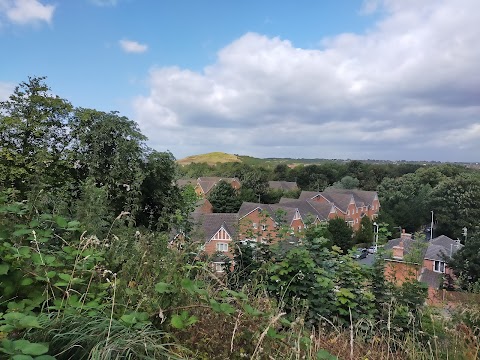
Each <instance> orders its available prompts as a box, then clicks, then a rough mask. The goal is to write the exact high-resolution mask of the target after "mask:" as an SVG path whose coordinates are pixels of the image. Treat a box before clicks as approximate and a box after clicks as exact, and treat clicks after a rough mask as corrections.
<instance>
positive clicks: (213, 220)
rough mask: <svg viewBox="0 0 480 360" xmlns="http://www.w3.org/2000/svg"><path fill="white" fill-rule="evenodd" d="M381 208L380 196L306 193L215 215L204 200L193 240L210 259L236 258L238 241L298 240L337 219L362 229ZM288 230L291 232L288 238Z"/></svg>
mask: <svg viewBox="0 0 480 360" xmlns="http://www.w3.org/2000/svg"><path fill="white" fill-rule="evenodd" d="M379 208H380V202H379V200H378V195H377V193H376V192H374V191H362V190H344V189H331V190H329V191H325V192H309V191H304V192H302V193H301V194H300V197H299V199H291V198H282V199H281V200H280V202H279V203H278V204H260V203H253V202H244V203H243V204H242V205H241V207H240V209H239V211H238V212H237V213H234V214H222V213H212V208H211V205H210V206H209V203H208V200H207V199H202V200H200V201H199V203H198V206H197V209H196V210H195V212H194V213H193V214H192V218H193V220H194V223H195V231H194V232H193V233H192V235H191V237H192V238H193V240H196V241H197V242H199V244H200V245H201V246H202V247H203V251H204V253H205V254H206V255H210V256H211V255H218V254H219V253H220V254H223V255H224V257H228V258H232V257H233V251H232V246H233V242H234V240H235V239H238V240H240V241H250V242H254V243H276V242H278V241H279V240H280V239H285V237H286V236H287V237H291V236H295V237H296V236H298V235H299V234H300V233H301V232H302V231H303V230H304V229H305V228H306V227H308V226H315V225H317V224H319V223H325V222H328V221H329V220H331V219H334V218H337V217H339V218H342V219H344V220H345V221H346V222H347V223H348V224H350V225H351V226H352V227H353V228H354V229H355V230H356V229H358V228H359V227H360V220H361V218H362V217H364V216H368V217H369V218H371V219H372V220H373V219H375V217H376V216H377V215H378V210H379ZM285 229H288V234H286V233H285ZM178 235H179V234H177V236H178ZM217 258H218V259H221V257H217ZM224 261H225V259H224V260H218V261H215V267H216V269H217V270H218V271H221V269H222V263H223V262H224Z"/></svg>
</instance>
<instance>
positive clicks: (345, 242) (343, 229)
mask: <svg viewBox="0 0 480 360" xmlns="http://www.w3.org/2000/svg"><path fill="white" fill-rule="evenodd" d="M327 230H328V232H329V233H330V234H331V236H332V238H331V239H332V242H333V245H336V246H338V247H340V248H341V249H342V250H343V251H344V252H346V251H347V250H350V249H351V248H352V246H353V238H352V235H353V230H352V227H351V226H350V225H348V224H347V223H346V222H345V220H344V219H342V218H339V217H337V218H335V219H332V220H330V221H329V222H328V227H327Z"/></svg>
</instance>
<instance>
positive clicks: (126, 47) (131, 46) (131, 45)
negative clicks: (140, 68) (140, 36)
mask: <svg viewBox="0 0 480 360" xmlns="http://www.w3.org/2000/svg"><path fill="white" fill-rule="evenodd" d="M118 43H119V44H120V47H121V48H122V50H123V51H125V52H127V53H143V52H145V51H147V50H148V46H147V45H145V44H140V43H139V42H136V41H132V40H126V39H123V40H120V41H119V42H118Z"/></svg>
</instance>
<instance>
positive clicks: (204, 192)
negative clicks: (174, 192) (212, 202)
mask: <svg viewBox="0 0 480 360" xmlns="http://www.w3.org/2000/svg"><path fill="white" fill-rule="evenodd" d="M220 180H223V181H225V182H227V183H229V184H230V185H231V186H232V187H233V188H234V189H235V190H239V189H240V187H241V186H242V185H241V184H240V180H238V179H237V178H222V177H216V176H209V177H199V178H198V179H196V180H194V179H179V180H177V186H179V187H183V186H186V185H192V186H193V187H194V188H195V193H196V194H197V195H198V196H200V197H202V198H206V197H207V196H208V194H209V193H210V191H211V190H212V189H213V188H214V187H215V186H216V185H217V184H218V182H219V181H220Z"/></svg>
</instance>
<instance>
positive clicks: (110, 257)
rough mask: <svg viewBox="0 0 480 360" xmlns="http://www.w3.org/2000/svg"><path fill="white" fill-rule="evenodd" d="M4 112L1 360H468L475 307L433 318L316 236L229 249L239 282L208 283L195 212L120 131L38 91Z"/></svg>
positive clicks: (186, 196)
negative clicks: (179, 235) (175, 239)
mask: <svg viewBox="0 0 480 360" xmlns="http://www.w3.org/2000/svg"><path fill="white" fill-rule="evenodd" d="M1 109H2V111H1V112H0V114H2V115H0V120H1V123H0V127H1V130H2V131H1V132H0V134H1V135H0V136H1V140H2V147H1V149H0V151H1V153H0V155H1V157H0V167H1V172H0V174H1V175H0V176H1V178H0V258H1V263H0V289H1V292H0V293H1V296H0V338H1V343H0V353H1V354H2V356H3V357H5V358H11V359H17V360H22V359H37V360H49V359H54V358H56V359H124V358H129V359H168V358H171V359H243V358H253V359H336V358H339V359H387V358H391V359H447V358H448V359H475V358H476V357H478V354H479V347H480V343H479V341H478V337H477V335H478V329H479V314H480V311H479V310H480V309H479V307H478V302H476V303H472V304H467V303H465V301H464V303H463V304H462V305H458V306H457V307H455V308H452V309H450V311H449V312H448V314H446V313H445V310H444V309H439V310H436V309H435V308H431V307H427V306H425V305H424V299H425V296H426V289H425V288H424V287H423V286H422V285H421V284H420V283H418V282H411V283H405V284H404V285H402V286H401V287H394V286H392V285H390V284H389V283H387V282H385V279H384V278H383V271H382V267H383V264H382V262H378V263H376V264H375V265H374V267H373V268H364V267H361V266H359V265H358V263H356V262H354V261H353V260H352V259H351V257H350V256H349V255H348V254H344V253H343V252H342V251H341V249H340V248H339V247H336V246H331V244H330V243H329V242H328V240H326V239H325V238H324V236H323V235H322V231H323V230H322V229H318V230H319V231H312V232H309V233H307V234H306V236H305V238H304V239H303V243H302V245H299V246H296V247H293V248H288V247H274V246H270V247H268V246H267V245H265V246H263V245H259V246H257V247H252V246H250V245H245V244H242V243H237V244H236V246H235V249H236V251H235V264H236V266H235V268H234V269H233V270H231V269H230V268H228V267H227V268H226V269H225V273H224V275H222V276H219V274H217V273H214V272H212V271H211V268H210V266H209V259H204V258H203V257H202V254H201V253H200V252H199V245H201V244H198V243H195V242H194V241H193V240H191V239H189V237H188V233H189V231H190V230H191V228H190V227H191V225H190V223H189V221H188V216H187V215H188V214H189V213H190V211H191V209H192V206H193V205H194V203H195V200H196V199H195V197H194V196H193V194H192V193H191V192H189V190H188V189H187V190H185V191H183V192H182V191H181V190H179V189H178V188H176V187H175V186H174V185H173V180H174V177H175V173H176V168H175V164H174V159H173V157H172V156H171V154H169V153H158V152H155V151H153V150H151V149H148V148H147V147H146V146H145V144H144V141H145V138H144V137H143V135H141V133H140V132H139V131H138V129H137V128H136V124H134V123H133V122H131V121H130V120H128V119H126V118H123V117H119V116H118V114H116V113H102V112H98V111H95V110H89V109H75V108H73V107H72V106H71V105H70V104H69V103H68V102H67V101H65V100H63V99H60V98H58V97H55V96H52V95H51V94H50V93H49V89H48V88H47V87H46V85H45V84H44V82H43V79H38V78H34V79H30V81H29V82H28V83H23V84H21V85H20V86H19V87H18V88H17V90H16V92H15V93H14V94H13V95H12V97H11V98H10V100H9V101H7V102H5V103H2V106H1ZM172 227H176V228H177V229H182V231H183V232H185V234H187V237H186V241H185V243H184V244H182V246H178V247H177V246H176V243H172V242H171V241H170V240H171V237H170V230H171V228H172ZM474 239H476V238H475V236H473V237H472V244H478V240H474ZM470 250H471V249H470V248H469V251H470ZM459 253H460V252H459ZM465 254H467V255H468V254H469V252H466V253H465ZM466 280H468V279H466ZM474 285H475V284H474ZM467 299H468V297H467ZM467 301H468V300H467Z"/></svg>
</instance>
